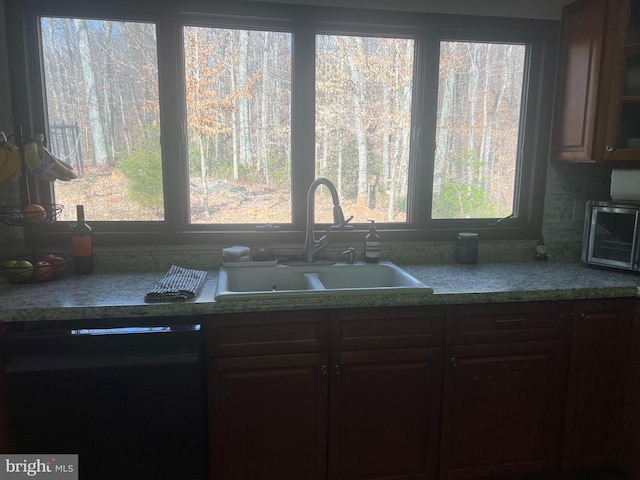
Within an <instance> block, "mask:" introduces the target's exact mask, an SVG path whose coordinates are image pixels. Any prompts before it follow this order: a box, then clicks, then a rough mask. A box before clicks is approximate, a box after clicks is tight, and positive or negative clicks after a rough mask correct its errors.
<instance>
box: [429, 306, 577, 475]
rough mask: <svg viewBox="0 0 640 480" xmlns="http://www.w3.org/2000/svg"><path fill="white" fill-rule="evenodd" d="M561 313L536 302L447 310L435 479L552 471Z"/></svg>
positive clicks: (558, 414) (564, 313)
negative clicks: (440, 420)
mask: <svg viewBox="0 0 640 480" xmlns="http://www.w3.org/2000/svg"><path fill="white" fill-rule="evenodd" d="M568 308H569V304H567V303H564V302H558V303H555V302H540V303H528V304H527V303H523V304H504V305H484V306H460V307H451V308H450V309H449V310H448V313H447V343H448V345H447V347H446V349H445V366H444V391H443V392H444V393H443V398H442V440H441V442H442V443H441V457H440V478H441V479H443V480H445V479H450V480H457V479H468V478H485V477H493V476H495V477H497V476H516V475H520V474H528V473H537V472H553V471H555V470H556V469H557V468H558V466H559V463H560V462H559V460H560V436H561V430H562V405H563V400H564V396H563V386H564V384H565V382H566V366H567V360H566V352H567V348H566V338H565V336H566V334H567V328H566V324H567V322H568ZM474 318H475V319H476V322H473V321H471V320H472V319H474ZM541 338H547V339H546V340H541ZM474 339H476V340H478V341H479V342H486V343H475V344H474ZM529 340H535V341H529Z"/></svg>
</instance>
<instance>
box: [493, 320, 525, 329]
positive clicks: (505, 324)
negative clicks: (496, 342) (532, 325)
mask: <svg viewBox="0 0 640 480" xmlns="http://www.w3.org/2000/svg"><path fill="white" fill-rule="evenodd" d="M526 321H527V319H526V318H506V319H504V320H496V327H497V328H510V327H514V326H516V325H517V326H521V325H522V324H523V323H524V322H526Z"/></svg>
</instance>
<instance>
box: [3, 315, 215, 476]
mask: <svg viewBox="0 0 640 480" xmlns="http://www.w3.org/2000/svg"><path fill="white" fill-rule="evenodd" d="M127 323H128V324H129V325H124V326H122V325H121V326H117V327H113V326H110V325H106V326H102V327H97V328H96V327H94V326H92V327H91V328H90V329H88V328H82V326H77V325H73V324H71V325H59V326H57V327H56V328H51V325H46V324H45V323H44V322H43V323H42V324H39V325H38V324H30V322H25V323H24V324H22V325H20V326H17V325H12V326H11V329H10V331H8V332H5V333H4V334H3V335H2V336H0V354H2V357H3V359H4V361H5V373H6V385H7V396H8V403H9V411H10V418H11V429H12V431H13V434H14V437H15V445H16V452H17V453H24V454H27V453H34V454H46V453H76V454H78V455H79V473H80V478H91V479H109V480H112V479H116V478H117V479H125V480H126V479H132V480H140V479H143V478H180V479H184V480H196V479H197V480H202V479H204V478H205V477H206V460H205V459H206V448H205V445H206V442H205V436H206V421H205V413H204V392H205V390H204V377H203V370H202V368H201V365H202V362H201V361H200V355H201V353H200V350H201V341H200V325H198V324H193V323H189V322H186V321H183V322H177V323H176V322H175V321H172V322H170V323H169V322H165V323H164V324H163V322H159V321H155V322H154V321H150V320H148V319H142V321H140V322H131V321H129V322H127ZM132 323H134V324H135V326H131V324H132ZM84 325H86V322H84Z"/></svg>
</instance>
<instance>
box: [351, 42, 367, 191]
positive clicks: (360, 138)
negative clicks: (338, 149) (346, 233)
mask: <svg viewBox="0 0 640 480" xmlns="http://www.w3.org/2000/svg"><path fill="white" fill-rule="evenodd" d="M353 42H354V43H353V48H354V50H355V51H357V53H363V52H364V46H363V43H362V38H360V37H354V38H353ZM354 53H356V52H354ZM356 56H358V57H359V56H360V55H356ZM355 60H356V59H355V58H354V56H352V55H350V56H348V57H347V68H348V69H349V73H350V75H351V81H352V82H353V85H354V86H355V92H354V95H353V124H354V128H355V133H356V142H357V148H358V183H357V187H358V189H357V192H356V202H359V203H360V202H366V201H367V187H368V178H367V135H366V132H365V126H364V118H363V115H364V109H363V105H364V102H365V98H364V91H365V90H366V85H365V78H364V77H363V76H362V75H360V71H359V70H358V66H357V65H355Z"/></svg>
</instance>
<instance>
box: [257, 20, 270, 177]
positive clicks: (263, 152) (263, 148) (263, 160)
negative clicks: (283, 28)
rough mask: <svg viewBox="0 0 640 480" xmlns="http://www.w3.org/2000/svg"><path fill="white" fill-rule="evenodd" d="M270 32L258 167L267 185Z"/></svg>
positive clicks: (265, 55)
mask: <svg viewBox="0 0 640 480" xmlns="http://www.w3.org/2000/svg"><path fill="white" fill-rule="evenodd" d="M269 44H270V42H269V32H264V33H263V48H262V83H261V92H260V96H261V98H260V131H259V138H260V142H259V145H258V168H260V167H261V168H262V171H263V172H264V181H265V183H266V185H267V186H268V185H269V163H268V162H269V158H268V155H269V154H268V145H267V142H268V138H267V128H268V111H267V107H268V105H267V96H268V95H269V82H270V78H271V75H270V72H269V65H270V62H269V59H270V57H269V54H270V48H269Z"/></svg>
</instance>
